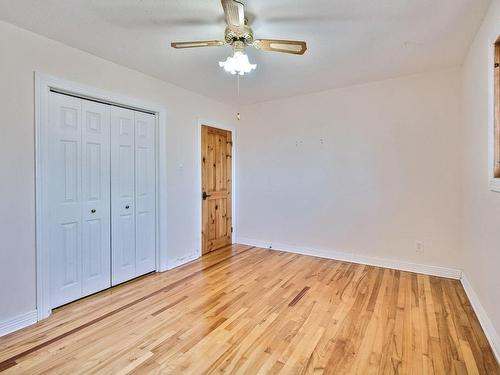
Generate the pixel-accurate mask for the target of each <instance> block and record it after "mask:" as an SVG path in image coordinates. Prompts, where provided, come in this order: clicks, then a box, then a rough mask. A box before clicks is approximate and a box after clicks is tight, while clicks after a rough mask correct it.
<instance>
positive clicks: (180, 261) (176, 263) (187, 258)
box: [167, 252, 200, 270]
mask: <svg viewBox="0 0 500 375" xmlns="http://www.w3.org/2000/svg"><path fill="white" fill-rule="evenodd" d="M199 257H200V254H199V253H198V252H196V253H192V254H189V255H186V256H184V257H181V258H176V259H174V260H171V261H168V262H167V270H171V269H172V268H176V267H179V266H182V265H183V264H186V263H189V262H191V261H193V260H195V259H198V258H199Z"/></svg>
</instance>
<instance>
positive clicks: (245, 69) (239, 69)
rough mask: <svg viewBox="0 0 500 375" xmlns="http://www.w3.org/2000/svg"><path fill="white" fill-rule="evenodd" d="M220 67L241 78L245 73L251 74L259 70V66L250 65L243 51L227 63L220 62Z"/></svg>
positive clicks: (230, 58)
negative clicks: (256, 69)
mask: <svg viewBox="0 0 500 375" xmlns="http://www.w3.org/2000/svg"><path fill="white" fill-rule="evenodd" d="M219 66H220V67H222V68H224V70H225V71H226V72H229V73H231V74H239V75H240V76H242V75H245V73H250V72H251V71H252V70H254V69H255V68H257V64H250V61H248V56H247V55H245V54H244V53H243V52H241V51H236V52H235V53H234V55H233V56H230V57H228V58H227V59H226V61H220V62H219Z"/></svg>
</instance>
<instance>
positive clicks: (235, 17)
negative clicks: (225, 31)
mask: <svg viewBox="0 0 500 375" xmlns="http://www.w3.org/2000/svg"><path fill="white" fill-rule="evenodd" d="M221 3H222V8H223V9H224V15H225V16H226V23H227V24H228V26H234V27H241V26H244V25H245V5H244V4H243V3H242V2H241V1H237V0H221Z"/></svg>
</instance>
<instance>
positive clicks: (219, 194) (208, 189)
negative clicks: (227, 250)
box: [201, 125, 233, 254]
mask: <svg viewBox="0 0 500 375" xmlns="http://www.w3.org/2000/svg"><path fill="white" fill-rule="evenodd" d="M232 147H233V142H232V134H231V132H230V131H228V130H222V129H217V128H212V127H210V126H206V125H202V128H201V162H202V164H201V165H202V167H201V168H202V172H201V175H202V178H201V180H202V192H201V193H202V195H203V194H204V193H206V198H204V199H203V200H202V202H203V203H202V254H206V253H209V252H210V251H213V250H216V249H219V248H221V247H223V246H226V245H230V244H232V240H233V238H232V237H233V236H232Z"/></svg>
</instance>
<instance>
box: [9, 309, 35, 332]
mask: <svg viewBox="0 0 500 375" xmlns="http://www.w3.org/2000/svg"><path fill="white" fill-rule="evenodd" d="M37 321H38V316H37V312H36V310H33V311H29V312H27V313H24V314H21V315H18V316H15V317H14V318H10V319H8V320H5V321H3V322H0V336H4V335H7V334H9V333H11V332H14V331H17V330H19V329H21V328H24V327H27V326H29V325H32V324H35V323H36V322H37Z"/></svg>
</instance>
